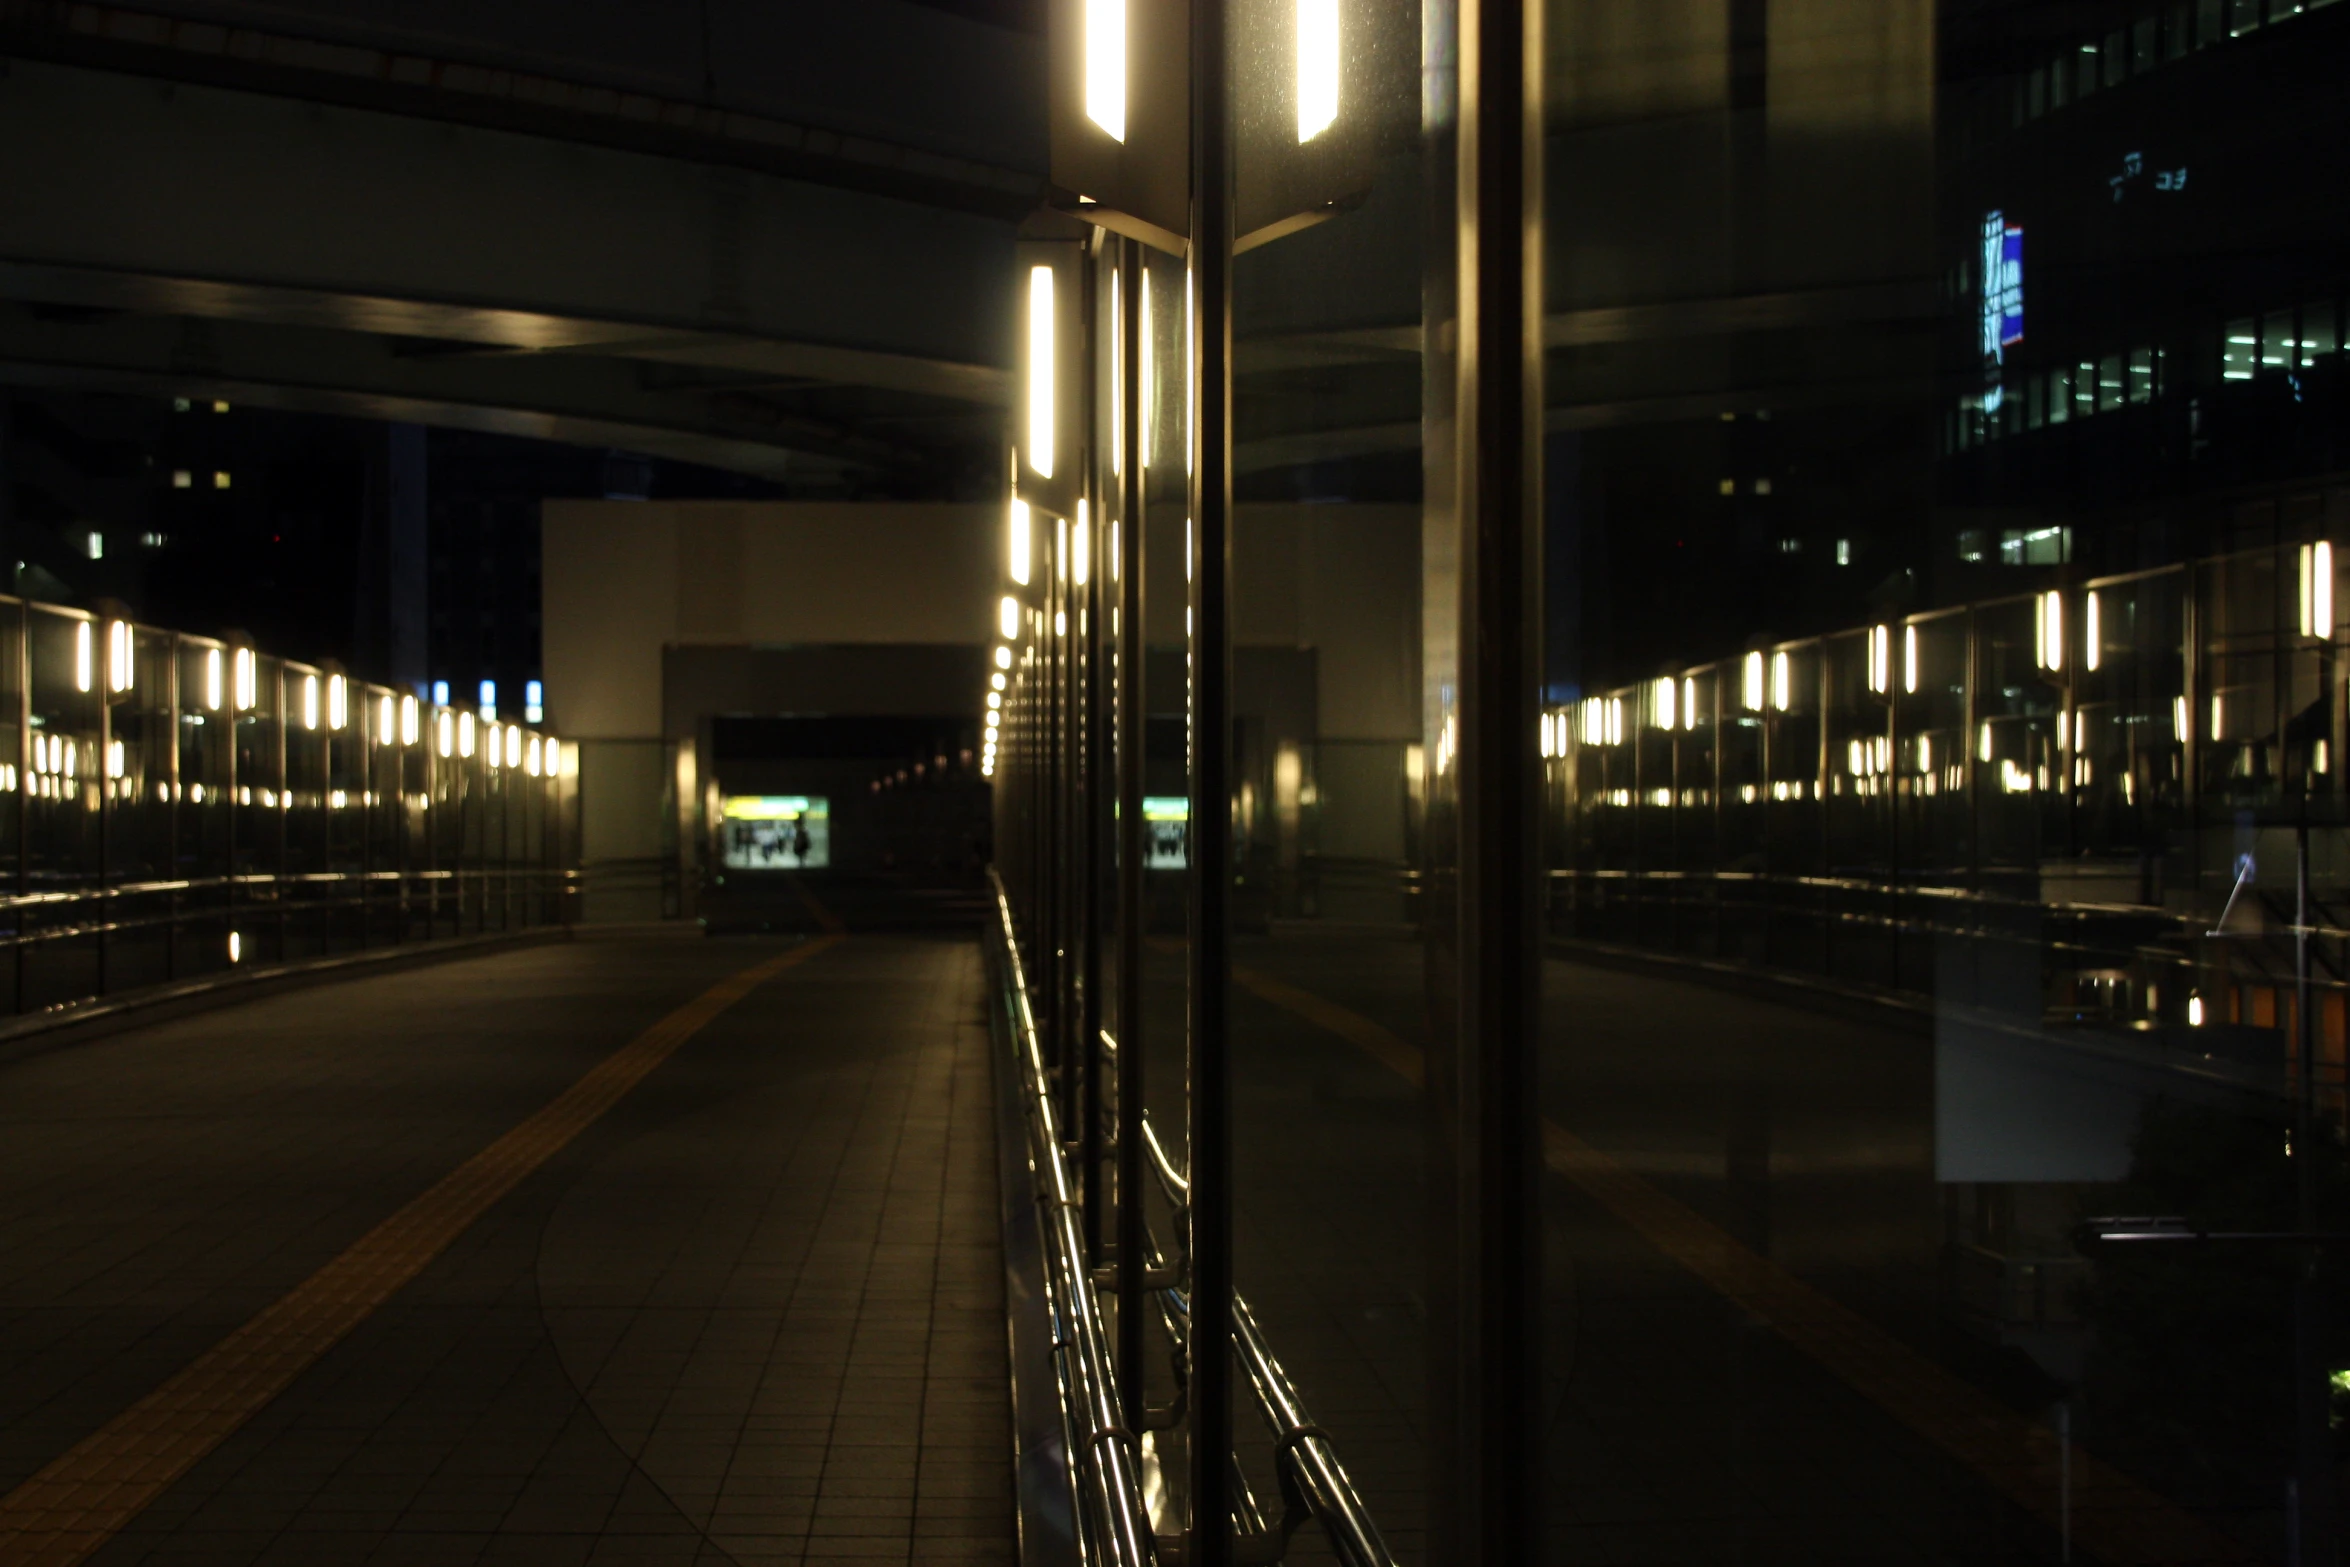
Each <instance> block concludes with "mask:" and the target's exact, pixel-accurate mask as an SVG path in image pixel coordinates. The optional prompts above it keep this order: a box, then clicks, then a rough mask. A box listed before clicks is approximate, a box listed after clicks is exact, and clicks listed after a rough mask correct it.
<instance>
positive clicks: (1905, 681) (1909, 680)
mask: <svg viewBox="0 0 2350 1567" xmlns="http://www.w3.org/2000/svg"><path fill="white" fill-rule="evenodd" d="M1917 688H1918V628H1917V627H1915V626H1903V627H1902V628H1901V689H1902V690H1904V691H1909V692H1915V691H1916V690H1917Z"/></svg>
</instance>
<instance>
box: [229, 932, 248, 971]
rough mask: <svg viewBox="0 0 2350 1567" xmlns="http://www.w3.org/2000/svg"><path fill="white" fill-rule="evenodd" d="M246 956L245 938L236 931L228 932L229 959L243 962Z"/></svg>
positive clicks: (232, 961) (233, 961)
mask: <svg viewBox="0 0 2350 1567" xmlns="http://www.w3.org/2000/svg"><path fill="white" fill-rule="evenodd" d="M244 958H245V938H244V937H243V936H241V935H239V934H238V933H237V932H235V931H233V930H232V931H230V932H229V933H228V960H229V961H230V962H231V963H241V962H243V961H244Z"/></svg>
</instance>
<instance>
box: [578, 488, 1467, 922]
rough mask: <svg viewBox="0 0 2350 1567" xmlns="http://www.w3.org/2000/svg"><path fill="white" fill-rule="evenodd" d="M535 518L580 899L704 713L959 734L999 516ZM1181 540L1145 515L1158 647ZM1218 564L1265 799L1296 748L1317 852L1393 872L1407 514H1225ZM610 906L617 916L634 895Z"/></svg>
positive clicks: (702, 508) (652, 802) (1167, 633)
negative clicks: (578, 838) (907, 724)
mask: <svg viewBox="0 0 2350 1567" xmlns="http://www.w3.org/2000/svg"><path fill="white" fill-rule="evenodd" d="M544 521H545V526H544V530H543V545H542V556H543V559H544V572H545V577H544V605H543V608H544V615H543V624H544V627H545V631H544V668H545V671H546V682H547V707H548V715H549V719H550V721H551V722H552V723H553V724H554V726H555V727H556V729H557V730H558V732H560V733H562V734H564V735H565V736H567V737H570V738H573V739H576V740H579V741H581V742H582V751H581V783H580V788H581V794H582V798H583V802H584V804H585V818H584V820H585V825H586V842H585V846H584V850H585V855H586V859H587V861H588V864H589V869H590V885H591V900H590V903H591V910H592V909H593V907H594V904H595V899H594V897H593V889H594V887H595V886H596V885H597V880H596V878H597V876H598V874H599V873H598V869H597V868H598V867H599V866H604V867H608V868H609V875H610V876H612V877H617V876H619V875H620V874H621V872H622V870H623V862H629V863H630V864H632V865H633V864H636V863H639V862H640V861H641V857H642V856H644V855H645V854H646V853H648V852H658V849H657V848H655V849H653V850H648V848H647V845H648V843H658V842H659V841H664V840H662V835H661V831H660V823H661V820H662V802H663V798H664V792H665V788H666V786H667V784H668V781H669V779H670V777H671V775H672V773H675V772H677V770H678V768H679V767H680V765H681V764H680V760H679V758H680V754H681V753H683V754H684V755H685V756H687V757H689V758H694V757H698V755H699V753H700V752H701V751H703V750H705V749H706V739H707V727H708V720H709V718H710V716H711V715H712V714H715V713H729V712H739V713H836V714H907V715H919V716H931V715H954V714H957V713H963V712H968V713H969V714H970V715H971V718H972V722H973V725H974V738H976V725H977V722H978V714H979V704H980V699H981V695H982V692H983V691H984V689H985V687H984V681H985V675H986V665H985V663H984V656H985V650H986V648H987V647H988V646H989V645H990V644H991V643H992V642H993V640H994V630H995V628H994V624H993V620H994V615H993V606H994V602H995V597H996V594H997V592H998V578H999V573H1000V570H1001V548H1002V539H1003V515H1002V510H1001V508H1000V507H998V506H995V505H974V506H918V505H858V504H853V503H840V504H823V503H817V504H806V503H777V502H707V501H704V502H674V503H665V502H627V501H583V502H570V501H566V502H549V503H548V504H547V506H546V508H545V512H544ZM1182 548H1183V536H1182V522H1181V518H1180V515H1178V516H1177V517H1176V518H1174V519H1173V521H1172V524H1171V525H1168V526H1160V525H1158V520H1157V519H1154V527H1153V531H1152V536H1151V539H1150V550H1151V556H1152V560H1151V572H1152V593H1151V599H1150V603H1151V613H1150V630H1151V640H1152V642H1153V643H1154V645H1156V646H1159V647H1162V648H1174V647H1177V646H1179V645H1180V641H1181V638H1182V631H1183V602H1182V596H1181V583H1182V572H1181V551H1182ZM1234 571H1235V579H1236V582H1237V584H1238V587H1237V594H1236V602H1235V605H1234V625H1235V637H1236V640H1237V642H1238V644H1239V657H1238V659H1237V660H1236V675H1237V677H1238V681H1239V689H1238V690H1237V691H1236V693H1235V694H1236V697H1237V698H1238V703H1237V705H1238V706H1239V708H1240V710H1241V713H1242V716H1243V718H1244V720H1247V719H1250V718H1252V717H1253V719H1254V720H1255V724H1256V727H1255V728H1254V729H1252V730H1251V731H1250V734H1251V736H1252V738H1251V741H1250V745H1251V748H1252V758H1251V761H1252V766H1256V767H1257V768H1258V770H1261V771H1264V773H1265V778H1264V780H1263V781H1262V787H1261V790H1260V793H1262V794H1263V795H1264V796H1265V797H1266V798H1268V799H1270V798H1272V797H1273V794H1274V792H1275V783H1274V776H1275V775H1274V770H1275V769H1276V768H1277V767H1278V766H1280V765H1281V764H1280V763H1279V755H1280V752H1281V749H1282V747H1283V746H1284V745H1285V744H1286V745H1289V746H1292V747H1297V746H1303V747H1306V748H1307V753H1308V756H1309V758H1310V761H1309V765H1310V767H1311V768H1312V769H1313V776H1312V779H1311V780H1310V781H1313V782H1314V784H1315V792H1316V794H1317V795H1318V799H1319V825H1318V831H1317V833H1316V834H1315V845H1316V847H1315V851H1314V852H1317V853H1319V854H1320V855H1322V856H1325V857H1330V858H1335V859H1340V860H1348V861H1361V862H1365V863H1366V864H1370V863H1373V862H1375V863H1377V864H1379V865H1399V864H1400V863H1401V861H1402V859H1403V857H1404V849H1405V816H1406V805H1405V791H1406V787H1407V786H1406V755H1407V752H1408V750H1409V748H1410V747H1411V746H1412V745H1414V744H1416V743H1417V742H1418V740H1419V691H1420V679H1419V666H1418V648H1419V640H1420V629H1419V604H1420V597H1421V592H1420V519H1419V508H1418V507H1417V506H1413V505H1398V506H1348V505H1314V504H1302V503H1301V504H1294V505H1293V504H1279V505H1274V504H1259V505H1246V506H1242V507H1241V508H1240V509H1239V516H1238V521H1237V528H1236V543H1235V560H1234ZM1171 668H1172V669H1179V666H1171ZM1156 673H1158V671H1157V670H1156V669H1155V668H1154V674H1156ZM1152 684H1153V687H1154V690H1153V698H1154V701H1153V706H1154V709H1156V710H1163V711H1166V712H1169V713H1180V712H1181V710H1182V702H1181V691H1180V680H1179V677H1178V678H1177V679H1176V681H1175V683H1174V685H1173V687H1172V688H1171V690H1165V691H1162V690H1160V689H1158V688H1159V687H1161V686H1164V685H1166V684H1167V682H1165V681H1162V680H1157V679H1154V680H1153V682H1152ZM648 748H650V749H648ZM1257 752H1261V753H1262V754H1261V755H1257V754H1255V753H1257ZM683 765H684V766H687V767H692V766H695V765H696V762H695V761H693V760H688V761H686V762H685V763H684V764H683ZM679 776H683V775H682V774H679ZM692 794H693V791H692V790H687V791H685V792H684V798H685V799H687V800H689V801H690V798H691V796H692ZM691 838H692V833H691V832H690V831H687V832H683V833H678V832H673V833H671V834H670V835H669V836H668V838H667V839H666V840H665V841H666V842H667V843H668V844H669V845H670V846H671V848H672V849H673V850H674V849H675V848H676V847H677V845H678V844H680V843H681V842H686V841H690V840H691ZM1284 841H1285V842H1286V841H1287V838H1286V836H1285V839H1284ZM1279 852H1282V853H1286V852H1288V851H1287V850H1286V849H1285V850H1282V851H1279ZM628 874H629V875H630V876H637V875H638V873H637V872H635V871H633V870H632V871H629V872H628ZM631 885H632V886H636V885H639V883H638V882H633V881H632V882H631ZM1384 897H1385V894H1382V898H1384ZM606 902H607V903H610V904H611V905H612V906H614V907H620V906H621V905H622V903H623V902H625V904H626V906H627V907H629V908H631V909H636V908H637V907H638V906H639V905H640V904H642V902H643V893H642V890H641V886H640V889H639V891H638V892H636V893H632V894H631V895H630V896H629V898H628V899H625V900H619V899H617V895H615V897H614V898H607V899H606ZM1382 906H1384V904H1382Z"/></svg>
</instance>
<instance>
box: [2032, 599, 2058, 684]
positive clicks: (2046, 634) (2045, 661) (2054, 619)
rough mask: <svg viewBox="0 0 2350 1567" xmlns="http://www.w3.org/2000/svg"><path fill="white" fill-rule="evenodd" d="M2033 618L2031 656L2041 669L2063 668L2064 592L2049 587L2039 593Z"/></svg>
mask: <svg viewBox="0 0 2350 1567" xmlns="http://www.w3.org/2000/svg"><path fill="white" fill-rule="evenodd" d="M2036 607H2037V609H2038V611H2039V613H2038V615H2037V616H2036V617H2035V618H2034V622H2033V626H2032V633H2033V649H2032V651H2033V656H2034V658H2035V659H2036V660H2037V662H2038V663H2039V665H2040V667H2041V668H2042V669H2046V670H2050V671H2054V670H2060V669H2062V668H2064V594H2063V593H2061V592H2059V591H2058V590H2056V589H2054V588H2051V589H2050V590H2049V591H2047V592H2046V593H2043V594H2041V595H2040V601H2039V604H2038V605H2037V606H2036Z"/></svg>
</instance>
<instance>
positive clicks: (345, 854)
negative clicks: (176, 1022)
mask: <svg viewBox="0 0 2350 1567" xmlns="http://www.w3.org/2000/svg"><path fill="white" fill-rule="evenodd" d="M460 725H462V727H463V729H464V730H465V732H466V733H467V735H468V736H469V737H470V736H471V735H473V734H474V732H475V730H476V728H477V727H478V730H479V734H480V736H481V737H482V740H481V744H480V745H478V746H475V745H472V744H471V741H470V739H469V742H468V743H469V746H470V749H469V752H468V754H467V755H465V756H456V755H455V754H454V752H455V749H456V747H455V736H456V734H457V732H458V729H459V727H460ZM443 732H445V733H447V734H448V735H449V737H450V752H451V754H450V755H449V756H448V757H447V758H446V759H443V758H441V757H438V756H436V755H435V749H434V746H433V743H432V742H433V738H434V736H435V735H436V734H439V733H443ZM491 746H494V747H495V749H496V755H495V759H494V761H493V759H492V757H491V755H490V752H489V747H491ZM0 757H7V758H13V760H8V761H0V867H6V866H14V867H15V870H14V873H13V875H14V882H13V885H12V886H11V887H10V888H9V889H8V890H7V891H6V892H5V893H4V894H0V905H4V906H5V907H6V909H7V911H8V917H7V918H6V919H5V920H4V921H0V941H5V942H6V943H7V946H8V949H9V957H8V961H7V962H6V963H0V1002H4V1003H5V1010H6V1011H8V1012H11V1013H29V1012H39V1011H44V1010H47V1009H50V1008H55V1007H60V1006H66V1005H69V1004H71V1003H74V1002H77V1001H83V1000H87V999H91V998H94V997H98V996H106V995H116V994H120V993H123V992H125V991H132V990H137V989H140V988H143V987H148V986H154V985H161V984H166V983H169V982H172V981H176V980H186V979H193V978H198V977H201V976H203V975H205V974H208V973H213V972H217V971H220V970H225V969H226V968H228V967H230V966H231V965H234V964H245V965H253V964H270V963H278V962H284V961H293V960H301V959H308V958H317V957H323V956H326V955H329V954H333V953H339V952H349V951H356V950H358V949H361V948H365V947H375V946H384V945H389V944H391V943H394V942H399V941H414V940H422V939H428V938H430V937H434V936H455V935H478V934H485V933H489V932H495V931H500V930H508V929H513V928H516V927H519V926H522V925H535V924H553V923H561V922H564V921H566V920H567V919H568V918H569V907H570V899H571V896H572V891H573V885H572V873H571V870H570V867H571V864H572V857H573V855H574V853H575V850H576V845H577V833H576V826H575V821H576V815H577V808H578V783H577V775H578V760H577V754H576V752H574V751H573V750H572V749H571V748H570V747H567V746H564V745H562V744H561V743H560V742H558V741H557V740H556V739H554V738H553V737H551V736H547V735H543V734H538V733H533V732H530V731H526V730H524V729H521V728H519V727H517V726H514V725H508V724H492V723H486V722H485V723H481V724H479V725H478V726H477V725H476V723H475V720H474V717H473V715H471V714H456V713H453V712H448V711H444V710H439V709H433V708H429V707H427V708H423V709H419V707H418V705H417V703H416V700H415V698H413V697H409V696H402V695H399V694H397V693H395V692H392V691H388V690H385V689H383V688H381V687H377V686H370V685H365V684H362V683H359V682H356V681H353V680H351V679H349V678H348V677H347V676H346V675H344V674H343V673H341V672H340V671H339V670H333V669H318V668H312V667H310V666H307V665H302V664H295V663H290V662H286V661H284V660H281V659H277V658H273V657H270V656H267V655H265V654H261V653H259V652H258V651H256V650H255V649H253V648H250V647H243V646H230V645H227V644H223V643H219V642H215V641H212V640H210V639H207V638H202V637H191V636H183V635H181V634H179V633H177V632H172V631H165V630H161V629H158V628H155V627H150V626H141V625H138V624H135V623H133V622H130V621H124V620H114V619H107V618H103V617H96V616H91V615H87V614H84V613H82V612H80V611H77V610H70V609H60V608H57V607H55V606H51V605H45V604H25V603H19V602H17V601H15V600H9V599H0ZM426 780H431V782H430V783H427V782H426ZM479 799H489V800H492V801H494V802H495V807H494V808H495V810H496V811H497V813H498V816H497V821H496V824H495V826H494V827H491V828H488V829H486V830H485V829H482V828H479V827H477V828H476V829H475V830H474V833H473V835H472V836H471V837H467V836H466V835H465V834H464V831H463V829H462V828H461V827H460V826H459V825H456V824H453V823H452V822H451V820H450V818H451V817H452V816H454V815H457V814H460V813H461V812H462V811H463V810H464V809H465V802H467V801H468V800H479ZM443 800H446V801H447V802H449V803H445V804H444V803H442V801H443ZM476 808H477V809H478V808H479V807H478V806H477V807H476ZM435 831H439V832H441V833H443V834H444V835H445V839H446V841H447V843H448V844H449V845H450V848H449V850H448V852H447V853H446V854H445V855H444V856H443V857H441V858H439V859H435V858H434V857H433V853H432V851H433V846H434V843H435V841H436V840H435V839H434V838H433V836H432V834H433V833H434V832H435Z"/></svg>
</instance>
